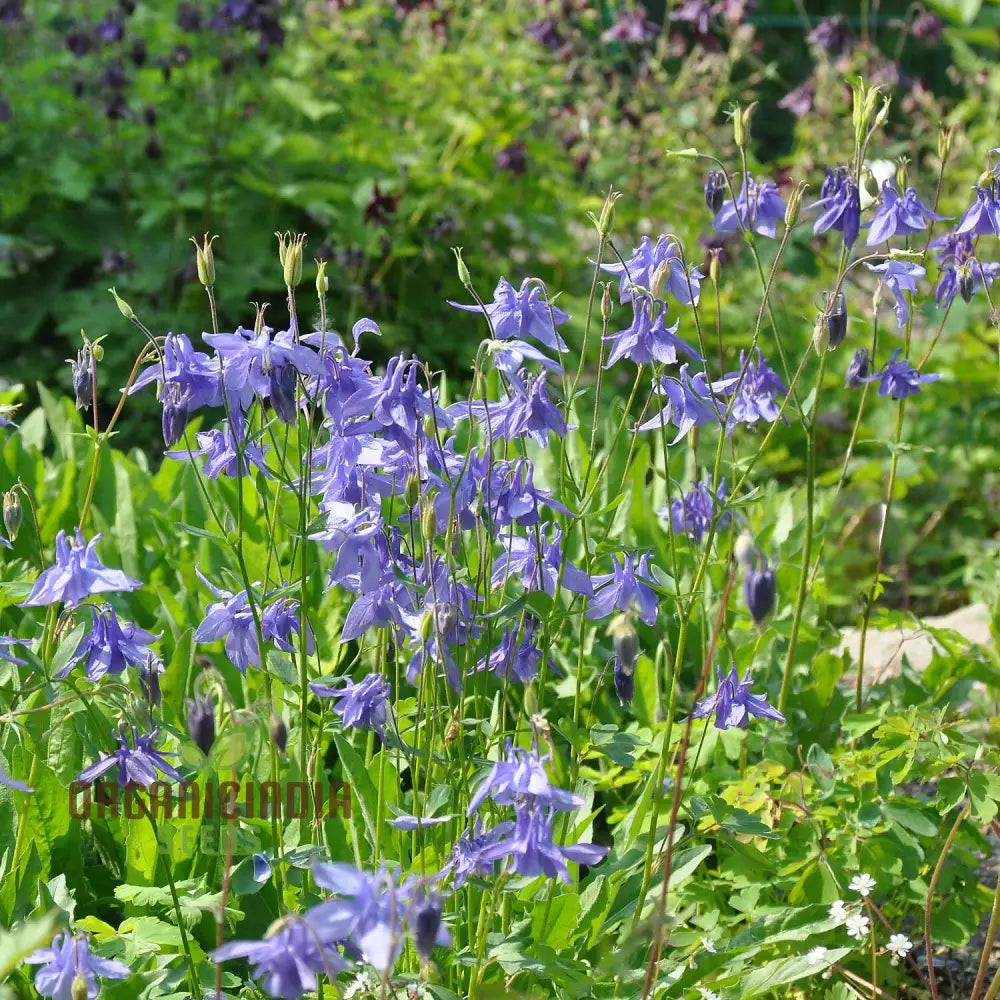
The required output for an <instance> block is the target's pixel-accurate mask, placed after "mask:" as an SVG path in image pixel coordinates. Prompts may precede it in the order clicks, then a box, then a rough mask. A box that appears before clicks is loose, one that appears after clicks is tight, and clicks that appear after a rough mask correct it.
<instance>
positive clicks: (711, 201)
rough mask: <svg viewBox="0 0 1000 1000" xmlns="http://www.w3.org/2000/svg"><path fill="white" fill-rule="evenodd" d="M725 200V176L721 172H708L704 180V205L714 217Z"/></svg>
mask: <svg viewBox="0 0 1000 1000" xmlns="http://www.w3.org/2000/svg"><path fill="white" fill-rule="evenodd" d="M725 200H726V175H725V174H724V173H723V172H722V171H721V170H709V172H708V176H707V177H706V178H705V204H706V205H707V206H708V210H709V211H710V212H711V213H712V215H715V214H717V213H718V211H719V209H720V208H722V203H723V202H724V201H725Z"/></svg>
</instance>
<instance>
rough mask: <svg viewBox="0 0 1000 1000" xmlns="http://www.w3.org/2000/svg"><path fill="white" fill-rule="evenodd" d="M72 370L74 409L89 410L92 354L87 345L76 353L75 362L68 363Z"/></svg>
mask: <svg viewBox="0 0 1000 1000" xmlns="http://www.w3.org/2000/svg"><path fill="white" fill-rule="evenodd" d="M70 364H71V365H72V368H73V375H72V378H73V393H74V394H75V395H76V408H77V409H78V410H89V409H90V404H91V402H92V401H93V398H94V352H93V349H92V348H91V346H90V344H89V343H86V344H84V345H83V347H81V348H80V350H79V351H78V352H77V355H76V360H75V361H72V360H71V361H70Z"/></svg>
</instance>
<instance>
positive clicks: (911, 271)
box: [865, 259, 927, 327]
mask: <svg viewBox="0 0 1000 1000" xmlns="http://www.w3.org/2000/svg"><path fill="white" fill-rule="evenodd" d="M865 267H867V268H868V270H869V271H874V272H875V273H876V274H880V275H881V276H882V281H883V282H884V283H885V286H886V288H888V289H889V291H890V292H892V294H893V297H894V298H895V300H896V304H895V307H894V308H895V311H896V325H897V326H901V327H902V326H906V324H907V322H908V320H909V318H910V304H909V302H908V301H907V298H906V293H907V292H910V293H913V292H915V291H916V290H917V281H918V279H920V278H922V277H923V276H924V275H925V274H926V273H927V271H926V270H925V269H924V268H922V267H921V266H920V265H919V264H914V263H912V262H911V261H908V260H894V259H889V260H885V261H883V262H882V263H881V264H865Z"/></svg>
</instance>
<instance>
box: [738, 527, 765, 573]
mask: <svg viewBox="0 0 1000 1000" xmlns="http://www.w3.org/2000/svg"><path fill="white" fill-rule="evenodd" d="M758 555H759V553H758V551H757V543H756V542H755V541H754V540H753V535H751V534H750V532H749V531H743V532H741V533H740V536H739V538H737V539H736V544H735V545H734V546H733V558H734V559H735V560H736V564H737V565H738V566H742V567H744V569H752V568H753V567H754V566H756V565H757V557H758Z"/></svg>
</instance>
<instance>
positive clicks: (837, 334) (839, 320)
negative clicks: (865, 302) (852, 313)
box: [825, 292, 847, 351]
mask: <svg viewBox="0 0 1000 1000" xmlns="http://www.w3.org/2000/svg"><path fill="white" fill-rule="evenodd" d="M825 319H826V326H827V329H828V330H829V333H830V350H831V351H832V350H834V349H835V348H837V347H839V346H840V345H841V343H843V340H844V337H846V336H847V299H846V298H845V297H844V293H843V292H838V293H837V296H836V298H835V299H834V300H833V303H832V304H831V303H829V302H828V303H827V307H826V313H825Z"/></svg>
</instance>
